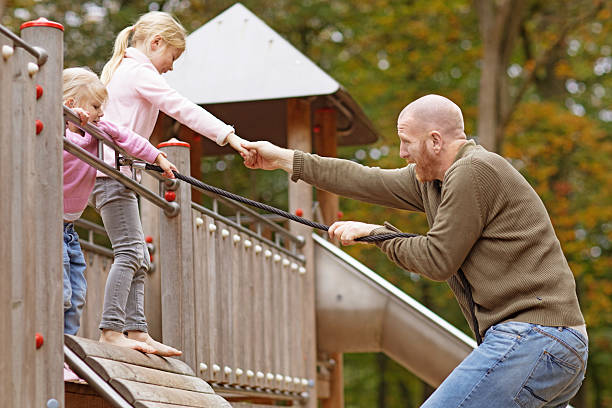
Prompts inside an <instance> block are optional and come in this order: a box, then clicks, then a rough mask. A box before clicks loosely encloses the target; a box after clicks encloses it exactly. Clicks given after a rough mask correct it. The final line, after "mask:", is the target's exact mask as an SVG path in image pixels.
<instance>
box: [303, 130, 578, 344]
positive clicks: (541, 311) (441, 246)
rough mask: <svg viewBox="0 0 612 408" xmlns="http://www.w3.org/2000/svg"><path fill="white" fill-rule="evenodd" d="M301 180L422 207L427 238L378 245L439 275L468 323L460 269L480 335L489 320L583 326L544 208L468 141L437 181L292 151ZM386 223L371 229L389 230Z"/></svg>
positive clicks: (514, 174) (517, 177)
mask: <svg viewBox="0 0 612 408" xmlns="http://www.w3.org/2000/svg"><path fill="white" fill-rule="evenodd" d="M300 179H301V180H304V181H305V182H307V183H309V184H312V185H314V186H316V187H318V188H320V189H323V190H326V191H330V192H333V193H336V194H339V195H342V196H345V197H349V198H353V199H357V200H361V201H366V202H369V203H374V204H379V205H384V206H387V207H393V208H398V209H403V210H410V211H420V212H425V214H426V215H427V221H428V223H429V227H430V229H429V232H428V233H427V235H424V236H418V237H414V238H395V239H391V240H388V241H383V242H381V243H377V245H378V246H379V247H380V249H381V250H382V251H383V252H384V253H385V254H387V256H388V257H389V258H390V259H391V260H392V261H393V262H395V263H396V264H398V265H399V266H401V267H402V268H404V269H406V270H408V271H412V272H416V273H419V274H421V275H424V276H426V277H428V278H430V279H433V280H436V281H446V282H447V283H448V285H449V286H450V287H451V289H452V291H453V292H454V294H455V296H456V298H457V300H458V302H459V305H460V306H461V309H462V311H463V314H464V316H465V317H466V319H467V321H468V322H469V323H470V325H472V321H471V320H472V319H471V315H470V311H469V306H468V302H467V298H466V296H465V294H464V292H463V291H462V289H461V283H460V280H459V278H458V277H457V275H456V273H457V271H458V270H459V268H462V269H463V272H464V273H465V276H466V278H467V280H468V281H469V283H470V286H471V287H472V295H473V298H474V302H475V303H476V318H477V319H478V323H479V326H480V327H479V329H480V334H481V335H482V336H483V337H484V333H485V332H486V330H487V329H488V328H489V327H490V326H492V325H494V324H497V323H501V322H504V321H510V320H513V321H520V322H528V323H535V324H541V325H545V326H578V325H582V324H584V318H583V317H582V313H581V311H580V306H579V305H578V299H577V296H576V286H575V281H574V277H573V275H572V272H571V270H570V268H569V266H568V264H567V261H566V259H565V256H564V255H563V252H562V251H561V245H560V244H559V240H558V239H557V237H556V235H555V231H554V230H553V226H552V224H551V221H550V218H549V216H548V213H547V211H546V208H545V207H544V204H543V203H542V201H541V200H540V198H539V197H538V195H537V194H536V192H535V191H534V190H533V188H532V187H531V186H530V185H529V183H527V181H526V180H525V179H524V178H523V176H521V174H520V173H519V172H518V171H516V170H515V169H514V168H513V167H512V166H511V165H510V164H509V163H508V162H507V161H506V160H505V159H504V158H503V157H501V156H499V155H497V154H495V153H491V152H488V151H486V150H485V149H484V148H482V147H481V146H477V145H476V144H475V143H474V142H472V141H469V142H468V143H466V144H465V145H464V146H463V147H461V149H460V150H459V152H458V153H457V156H456V158H455V161H454V163H453V164H452V165H451V167H450V168H449V169H448V170H447V171H446V174H445V175H444V180H443V181H442V182H439V181H433V182H426V183H421V182H419V181H418V180H417V179H416V176H415V170H414V165H408V166H406V167H404V168H400V169H393V170H385V169H380V168H378V167H365V166H362V165H360V164H357V163H354V162H352V161H348V160H341V159H335V158H323V157H319V156H317V155H314V154H307V153H303V152H300V151H296V152H295V154H294V157H293V174H292V180H293V181H297V180H300ZM372 221H373V220H367V222H372ZM385 225H386V226H385V227H382V228H377V229H375V230H374V231H372V233H371V234H372V235H374V234H382V233H389V232H396V231H397V230H396V229H395V228H394V227H393V226H391V225H390V224H387V223H385ZM472 329H473V328H472Z"/></svg>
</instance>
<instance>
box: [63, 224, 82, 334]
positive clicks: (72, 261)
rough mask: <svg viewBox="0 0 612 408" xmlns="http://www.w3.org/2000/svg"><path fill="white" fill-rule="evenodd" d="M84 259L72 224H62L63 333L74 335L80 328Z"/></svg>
mask: <svg viewBox="0 0 612 408" xmlns="http://www.w3.org/2000/svg"><path fill="white" fill-rule="evenodd" d="M86 266H87V265H86V263H85V258H84V257H83V251H81V244H79V235H78V234H77V233H76V231H75V230H74V224H73V223H71V222H64V333H66V334H76V333H77V332H78V331H79V327H81V315H82V314H83V306H85V294H86V293H87V281H86V280H85V268H86Z"/></svg>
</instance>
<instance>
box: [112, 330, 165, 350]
mask: <svg viewBox="0 0 612 408" xmlns="http://www.w3.org/2000/svg"><path fill="white" fill-rule="evenodd" d="M100 343H109V344H114V345H115V346H121V347H127V348H131V349H134V350H138V351H142V352H143V353H151V354H153V353H155V352H156V351H157V350H155V348H153V347H151V346H150V345H148V344H147V343H145V342H142V341H137V340H133V339H129V338H127V337H125V336H124V335H123V333H119V332H116V331H113V330H102V334H101V335H100Z"/></svg>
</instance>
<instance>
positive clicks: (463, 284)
mask: <svg viewBox="0 0 612 408" xmlns="http://www.w3.org/2000/svg"><path fill="white" fill-rule="evenodd" d="M145 169H146V170H153V171H157V172H159V173H163V172H164V170H162V168H161V167H160V166H157V165H155V164H149V163H146V164H145ZM173 173H174V176H175V177H176V178H177V179H179V180H183V181H184V182H186V183H189V184H191V185H193V186H196V187H198V188H201V189H203V190H206V191H210V192H211V193H214V194H217V195H220V196H222V197H226V198H229V199H230V200H234V201H237V202H239V203H242V204H246V205H250V206H251V207H255V208H259V209H260V210H264V211H267V212H269V213H272V214H276V215H280V216H281V217H285V218H287V219H290V220H292V221H295V222H299V223H300V224H304V225H307V226H309V227H312V228H316V229H320V230H323V231H328V230H329V226H327V225H325V224H320V223H318V222H314V221H311V220H309V219H306V218H302V217H298V216H297V215H295V214H291V213H290V212H287V211H283V210H281V209H278V208H276V207H272V206H271V205H267V204H263V203H260V202H258V201H254V200H249V199H248V198H245V197H242V196H239V195H237V194H234V193H230V192H229V191H225V190H222V189H220V188H217V187H214V186H211V185H209V184H206V183H203V182H201V181H200V180H198V179H195V178H193V177H191V176H185V175H183V174H181V173H179V172H177V171H173ZM416 236H418V235H417V234H410V233H407V232H396V233H388V234H379V235H368V236H365V237H359V238H356V239H355V241H358V242H380V241H386V240H388V239H393V238H412V237H416ZM457 274H458V275H459V279H460V280H461V287H462V289H463V291H464V292H465V295H466V297H467V301H468V304H469V306H470V313H471V317H472V325H473V327H472V328H473V329H474V333H475V335H476V342H477V343H478V345H480V344H481V343H482V338H481V336H480V331H479V327H478V320H477V319H476V303H475V302H474V298H473V297H472V288H471V286H470V283H469V282H468V280H467V278H466V277H465V274H464V273H463V270H461V268H459V271H458V272H457Z"/></svg>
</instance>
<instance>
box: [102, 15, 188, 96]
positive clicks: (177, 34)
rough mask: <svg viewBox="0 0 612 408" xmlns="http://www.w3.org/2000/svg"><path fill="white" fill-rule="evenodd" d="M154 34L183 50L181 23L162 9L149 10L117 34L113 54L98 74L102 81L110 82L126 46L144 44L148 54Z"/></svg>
mask: <svg viewBox="0 0 612 408" xmlns="http://www.w3.org/2000/svg"><path fill="white" fill-rule="evenodd" d="M156 35H159V36H160V37H161V39H162V40H163V41H164V42H165V43H166V44H168V45H169V46H171V47H174V48H176V49H178V50H179V51H180V52H181V53H182V52H183V51H185V37H186V36H187V31H186V30H185V28H184V27H183V26H182V25H181V23H179V22H178V21H177V20H176V19H175V18H174V17H172V16H171V15H170V14H168V13H165V12H163V11H151V12H149V13H147V14H143V15H142V16H141V17H140V18H139V19H138V21H137V22H136V24H134V25H132V26H129V27H126V28H124V29H123V30H121V32H120V33H119V34H118V35H117V39H116V40H115V46H114V48H113V56H112V57H111V59H110V60H109V61H108V62H107V63H106V65H105V66H104V68H103V69H102V75H101V76H100V78H101V80H102V83H104V84H105V85H106V84H108V83H109V82H110V80H111V78H112V76H113V74H114V73H115V71H116V70H117V68H118V67H119V64H121V60H122V59H123V56H124V55H125V50H126V49H127V48H128V46H130V45H138V44H144V45H145V49H146V50H147V52H146V54H148V53H149V52H150V50H149V44H150V43H151V39H152V38H153V37H155V36H156ZM130 36H131V38H130Z"/></svg>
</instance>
